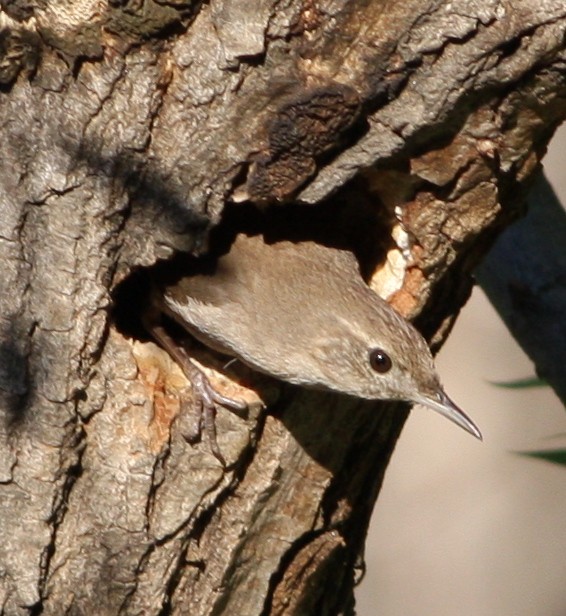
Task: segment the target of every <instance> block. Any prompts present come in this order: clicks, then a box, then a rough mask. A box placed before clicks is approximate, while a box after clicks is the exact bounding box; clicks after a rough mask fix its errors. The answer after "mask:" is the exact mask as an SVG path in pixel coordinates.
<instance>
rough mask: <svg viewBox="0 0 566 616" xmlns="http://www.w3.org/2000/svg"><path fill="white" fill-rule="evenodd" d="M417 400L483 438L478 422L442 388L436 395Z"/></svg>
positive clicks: (477, 436)
mask: <svg viewBox="0 0 566 616" xmlns="http://www.w3.org/2000/svg"><path fill="white" fill-rule="evenodd" d="M415 402H418V403H419V404H423V405H424V406H428V407H429V408H431V409H433V410H435V411H437V412H438V413H440V414H441V415H444V417H447V418H448V419H449V420H450V421H453V422H454V423H455V424H457V425H459V426H460V427H461V428H464V430H466V432H469V433H470V434H473V435H474V436H475V437H476V438H478V439H479V440H480V441H482V440H483V438H482V435H481V432H480V431H479V428H478V427H477V426H476V424H475V423H474V422H473V421H472V420H471V419H470V418H469V417H468V416H467V415H466V413H464V411H463V410H462V409H460V408H458V407H457V406H456V405H455V404H454V402H452V400H450V398H449V397H448V396H447V395H446V394H445V393H444V391H442V390H440V391H439V392H438V394H437V395H436V396H435V397H430V398H429V397H428V396H424V395H423V396H421V397H419V398H418V399H415Z"/></svg>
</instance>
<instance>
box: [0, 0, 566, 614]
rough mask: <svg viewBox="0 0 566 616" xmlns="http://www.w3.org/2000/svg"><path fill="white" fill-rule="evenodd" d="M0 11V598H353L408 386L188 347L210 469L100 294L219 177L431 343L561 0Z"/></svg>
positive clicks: (169, 375)
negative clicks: (210, 412) (346, 386)
mask: <svg viewBox="0 0 566 616" xmlns="http://www.w3.org/2000/svg"><path fill="white" fill-rule="evenodd" d="M1 6H2V7H3V8H2V9H1V13H0V17H1V20H2V22H1V23H2V26H1V30H0V43H1V44H0V51H1V53H2V60H1V62H0V87H1V92H0V97H1V107H0V131H1V136H2V144H3V148H2V154H3V164H2V167H1V169H0V187H1V212H2V218H1V233H0V251H1V255H2V263H3V267H2V274H1V277H0V279H1V281H2V294H1V301H2V312H1V314H2V330H1V332H2V344H1V346H0V353H1V356H0V357H1V361H0V386H1V389H0V391H1V422H0V449H1V455H0V494H1V498H0V506H1V508H2V511H1V513H0V570H1V573H2V574H1V576H0V593H1V604H2V608H3V613H4V614H8V615H17V614H28V613H29V614H57V615H59V614H101V615H105V614H118V613H123V614H144V615H146V614H147V615H151V614H191V615H205V614H216V615H219V614H227V615H228V614H230V615H236V614H237V615H245V616H248V615H250V616H251V615H255V614H258V615H259V614H281V615H283V614H317V615H324V614H329V615H332V614H339V613H352V612H353V586H354V583H355V579H356V569H357V567H358V565H359V563H358V558H359V555H360V554H361V552H362V549H363V542H364V537H365V533H366V529H367V525H368V521H369V518H370V513H371V510H372V507H373V504H374V501H375V499H376V497H377V494H378V491H379V487H380V484H381V479H382V477H383V473H384V471H385V467H386V465H387V462H388V459H389V457H390V455H391V452H392V449H393V447H394V444H395V440H396V438H397V436H398V434H399V432H400V430H401V427H402V424H403V422H404V420H405V417H406V408H405V407H404V406H403V405H398V404H391V403H375V404H373V403H372V404H369V403H362V402H359V401H353V400H350V399H346V398H342V397H340V396H334V395H330V394H321V393H316V392H311V391H303V390H299V389H297V388H291V387H289V386H286V387H284V386H283V385H281V384H280V383H277V382H274V381H272V380H270V379H267V378H266V377H261V378H260V377H259V376H257V375H253V374H251V373H249V372H248V374H247V375H246V377H245V383H246V385H247V386H244V384H243V381H242V379H241V378H239V379H238V380H235V379H234V378H232V379H230V378H229V376H230V374H231V373H230V372H229V370H228V371H225V370H222V368H221V367H222V363H221V362H220V360H219V359H217V358H215V357H213V356H212V354H208V355H207V356H205V360H203V361H205V362H206V363H207V365H209V366H210V367H211V368H212V367H213V366H216V368H218V369H219V370H218V371H216V372H214V375H215V377H214V379H215V382H216V383H218V385H219V387H220V389H221V390H222V391H223V392H225V393H227V394H228V395H232V396H234V397H245V398H246V399H247V400H248V401H250V403H251V412H250V414H249V416H248V417H247V418H240V417H237V416H236V415H234V414H231V413H229V412H228V411H224V410H220V412H219V417H218V429H219V443H220V447H221V449H222V451H223V453H224V455H225V456H226V458H227V461H228V465H227V467H226V468H225V469H223V468H222V467H221V466H220V465H219V463H218V461H217V460H216V459H215V458H214V456H213V455H212V454H211V451H210V447H209V445H208V443H207V442H206V440H205V441H203V442H201V443H198V444H189V443H187V442H186V441H185V439H184V438H183V436H182V422H183V421H184V415H185V413H184V411H183V412H181V410H180V409H181V401H183V400H187V399H188V397H189V396H190V390H188V389H187V383H186V381H184V379H183V377H182V376H181V374H180V372H179V371H178V369H177V367H176V366H174V365H173V364H172V362H171V361H170V360H169V359H168V357H167V356H166V355H165V353H164V352H163V351H162V350H161V349H159V348H158V347H156V346H155V345H154V344H153V343H151V342H148V340H147V338H144V337H143V334H141V333H140V330H139V328H136V326H135V322H136V320H137V319H139V311H140V302H138V301H137V300H136V299H135V298H134V294H132V293H131V288H132V287H135V286H136V285H135V283H132V285H131V288H130V292H128V293H125V292H124V293H120V292H116V290H117V289H118V288H122V289H123V288H124V287H123V285H122V287H119V285H120V283H125V284H126V285H127V284H128V281H129V280H131V278H130V275H131V274H132V273H134V274H135V272H136V271H138V270H139V268H140V267H149V266H151V265H152V264H154V263H155V262H156V260H158V259H167V258H169V257H171V256H172V255H174V254H175V252H177V251H192V252H195V253H198V252H203V251H205V250H206V243H207V238H208V232H209V230H210V228H211V227H213V226H214V225H216V224H217V223H218V222H219V220H220V218H221V215H222V213H223V211H224V210H225V206H226V205H227V204H229V203H232V202H236V204H232V205H231V206H230V210H231V211H235V212H238V211H247V210H246V208H248V210H249V209H250V208H254V209H255V208H256V207H257V208H262V209H263V212H264V214H263V216H265V217H267V218H269V217H271V216H273V217H277V216H280V217H281V219H284V218H285V219H287V220H289V219H291V221H292V219H293V217H294V216H297V220H298V221H299V220H302V217H304V216H306V217H307V218H308V219H309V225H310V226H309V227H308V228H309V229H311V230H312V231H313V234H314V235H315V236H316V235H317V234H318V233H321V234H324V233H327V232H336V230H338V231H339V232H341V230H342V231H343V232H344V234H345V237H346V236H347V239H348V241H349V242H351V243H352V245H353V247H354V248H356V249H359V250H358V252H359V254H360V258H361V261H362V269H363V271H364V272H365V274H366V275H367V276H368V278H369V277H371V274H372V273H375V275H374V276H373V277H372V285H373V286H374V288H375V289H376V290H377V291H379V292H380V293H383V294H384V295H386V296H388V297H389V299H390V301H391V302H392V304H393V305H394V306H395V307H396V308H397V309H398V310H399V311H400V312H402V313H403V314H405V315H406V316H407V317H410V318H412V319H416V322H417V324H418V325H419V327H420V329H421V330H422V331H423V333H424V334H425V335H426V336H428V338H429V339H430V340H431V342H432V344H433V345H435V346H437V345H438V344H439V343H440V342H441V341H442V340H443V338H444V337H445V336H446V334H447V332H448V330H449V328H450V325H451V323H452V322H453V319H454V316H455V314H456V312H457V311H458V309H459V308H460V306H461V305H462V304H463V303H464V302H465V300H466V298H467V296H468V293H469V290H470V286H471V284H472V283H471V277H470V275H469V272H470V271H471V269H472V268H473V266H474V265H475V264H476V263H477V261H478V259H479V258H480V256H481V254H482V253H483V252H485V250H486V249H487V248H488V246H489V244H490V242H491V241H492V239H493V238H494V237H495V235H496V233H497V231H498V230H499V229H501V228H502V227H503V226H505V225H506V224H507V223H509V222H510V221H511V220H512V219H513V218H514V217H516V216H517V214H518V213H519V212H520V209H521V206H522V203H523V200H522V197H523V196H524V193H525V191H526V187H527V185H528V182H529V179H530V178H531V176H532V175H533V173H534V172H535V171H536V170H537V168H538V163H539V160H540V158H541V156H542V155H543V153H544V149H545V146H546V143H547V142H548V140H549V139H550V137H551V135H552V133H553V131H554V129H555V127H556V126H557V125H558V124H559V123H560V121H561V120H562V119H563V118H564V116H565V115H566V105H565V101H564V97H565V96H566V77H565V59H566V53H565V46H564V31H565V27H566V6H565V5H564V2H563V0H520V1H516V2H513V3H510V2H501V1H499V0H493V1H486V0H482V1H481V2H477V1H476V0H462V1H460V2H457V3H452V2H448V1H445V2H443V1H442V0H438V1H436V2H422V0H418V1H417V0H407V1H405V2H364V1H361V0H328V1H325V2H323V1H317V0H290V1H289V2H286V3H280V2H275V1H273V0H256V1H254V0H211V2H209V3H200V2H196V1H194V0H193V1H182V0H174V1H170V2H165V1H163V0H131V1H130V2H128V1H127V0H122V1H120V0H110V1H109V2H108V3H105V2H101V1H98V2H97V1H96V0H90V1H89V0H79V1H77V2H73V3H68V2H66V0H52V1H51V2H44V1H42V0H14V1H13V2H8V1H6V0H2V2H1ZM242 201H247V202H248V203H247V204H242V203H241V202H242ZM238 202H240V203H239V205H238ZM250 204H251V205H250ZM290 204H299V205H294V206H293V205H290ZM238 207H241V208H242V209H241V210H238V209H237V208H238ZM282 212H283V213H284V214H283V215H282V214H281V213H282ZM305 212H306V213H305ZM223 224H229V223H223ZM230 224H231V223H230ZM317 237H318V236H317ZM134 280H135V279H134ZM112 298H115V304H116V305H117V311H118V313H119V315H120V319H119V320H120V321H121V323H122V324H121V325H119V326H118V327H117V326H116V323H117V322H118V320H117V319H114V318H113V314H114V313H113V312H112V310H111V307H112V304H113V302H112ZM306 309H313V307H306ZM298 318H300V315H298ZM266 344H268V341H266ZM221 372H222V373H223V374H224V375H222V374H220V373H221ZM240 376H241V375H240ZM470 385H471V386H473V384H470ZM262 404H266V405H267V409H263V408H262ZM176 418H177V419H178V421H174V420H175V419H176ZM392 539H393V538H392Z"/></svg>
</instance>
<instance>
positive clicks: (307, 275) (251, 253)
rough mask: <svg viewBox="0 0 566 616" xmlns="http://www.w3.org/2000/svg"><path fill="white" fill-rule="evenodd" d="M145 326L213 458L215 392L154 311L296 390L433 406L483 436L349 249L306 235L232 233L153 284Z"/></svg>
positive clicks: (225, 401) (226, 401)
mask: <svg viewBox="0 0 566 616" xmlns="http://www.w3.org/2000/svg"><path fill="white" fill-rule="evenodd" d="M155 287H156V288H155V290H154V292H152V310H151V313H152V315H153V316H152V318H151V319H147V320H146V327H147V329H149V330H150V333H151V334H152V335H153V336H154V338H155V339H156V340H157V342H158V343H160V344H161V346H163V347H164V348H165V349H166V350H167V351H168V352H169V353H170V354H171V356H172V357H173V359H175V360H176V361H177V363H179V365H180V366H181V368H182V369H183V371H184V372H185V374H186V376H187V377H188V378H189V380H190V381H191V382H192V386H193V389H194V393H195V394H196V398H197V401H198V402H197V403H198V405H199V406H200V408H201V409H202V411H203V413H202V425H203V427H204V429H205V430H206V432H207V433H208V435H209V440H210V442H211V448H212V451H213V453H214V455H215V456H216V457H217V458H218V459H219V460H220V461H223V457H222V454H221V453H220V451H219V449H218V445H217V443H216V430H215V426H214V418H215V414H216V405H217V404H220V405H222V406H225V407H227V408H229V409H231V410H234V411H240V410H242V409H244V408H245V406H246V405H245V404H244V403H243V402H241V401H238V400H233V399H231V398H227V397H225V396H223V395H221V394H219V393H218V392H217V391H216V390H214V388H213V387H212V385H211V384H210V383H209V381H208V379H207V378H206V376H205V375H204V374H203V373H202V371H201V370H200V369H199V368H198V367H197V366H196V365H195V364H194V363H193V362H192V360H191V359H190V357H189V355H188V353H187V352H186V351H185V349H184V348H182V347H180V346H179V345H178V344H177V343H176V342H175V341H174V340H173V338H172V337H171V336H170V335H169V333H168V332H167V330H166V328H165V327H164V325H163V323H162V322H161V321H160V315H162V314H165V315H167V316H168V317H169V318H171V319H173V320H174V321H175V322H177V323H178V324H179V325H180V326H181V327H182V328H183V329H184V330H185V331H187V332H188V333H189V334H190V335H191V336H193V337H194V338H196V339H197V340H199V341H200V342H201V343H203V344H204V345H206V346H208V347H209V348H211V349H213V350H214V351H218V352H220V353H223V354H225V355H229V356H231V357H234V358H236V359H238V360H240V361H242V362H243V363H244V364H246V365H248V366H249V367H251V368H252V369H254V370H257V371H259V372H262V373H264V374H268V375H270V376H272V377H275V378H277V379H280V380H282V381H286V382H288V383H292V384H295V385H298V386H301V387H307V388H312V389H319V390H325V391H332V392H337V393H340V394H345V395H348V396H353V397H356V398H362V399H366V400H397V401H406V402H411V403H416V404H421V405H424V406H426V407H429V408H431V409H433V410H435V411H437V412H439V413H440V414H441V415H443V416H444V417H446V418H448V419H449V420H451V421H452V422H454V423H455V424H457V425H458V426H460V427H461V428H463V429H464V430H466V431H467V432H469V433H470V434H472V435H474V436H475V437H476V438H478V439H480V440H481V439H482V435H481V432H480V430H479V428H478V427H477V426H476V424H475V423H474V422H473V421H472V420H471V419H470V418H469V417H468V416H467V415H466V414H465V413H464V412H463V411H462V410H461V409H460V408H459V407H458V406H457V405H456V404H455V403H454V402H452V400H451V399H450V398H449V397H448V395H447V394H446V393H445V391H444V389H443V387H442V385H441V382H440V379H439V377H438V374H437V372H436V369H435V367H434V361H433V357H432V353H431V351H430V349H429V346H428V344H427V342H426V340H425V339H424V338H423V336H422V335H421V334H420V333H419V332H418V331H417V329H416V328H415V327H414V326H413V325H412V324H411V323H409V321H407V320H406V319H405V318H404V317H402V316H401V315H400V314H399V313H398V312H397V311H396V310H395V309H394V308H393V307H391V306H390V305H389V304H388V303H387V302H386V301H385V300H384V299H382V298H381V297H380V296H379V295H378V294H377V293H375V291H373V290H372V289H370V288H369V286H368V285H367V284H366V282H365V281H364V280H363V278H362V276H361V273H360V268H359V264H358V261H357V259H356V257H355V256H354V254H353V253H352V252H350V251H348V250H345V249H342V248H336V247H333V246H326V245H323V244H321V243H318V242H314V241H309V240H305V241H290V240H279V241H267V240H266V238H265V237H264V236H263V235H262V234H261V233H259V234H254V235H248V234H246V233H239V234H238V235H237V236H236V237H235V239H234V241H233V243H232V244H231V246H230V248H229V250H228V251H227V252H226V253H225V254H222V255H220V256H219V257H218V258H216V259H213V260H212V261H211V260H210V259H208V260H207V261H206V266H205V267H202V268H200V270H199V269H198V268H197V270H196V271H195V272H192V273H188V274H183V275H181V276H178V277H176V278H175V279H174V280H172V281H171V280H167V281H165V282H163V283H162V284H157V285H155Z"/></svg>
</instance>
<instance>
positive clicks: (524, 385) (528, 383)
mask: <svg viewBox="0 0 566 616" xmlns="http://www.w3.org/2000/svg"><path fill="white" fill-rule="evenodd" d="M489 382H490V383H491V384H492V385H495V386H496V387H506V388H507V389H528V388H530V387H547V386H548V383H547V382H546V381H543V380H542V379H539V378H538V377H537V376H528V377H526V378H524V379H517V380H515V381H489Z"/></svg>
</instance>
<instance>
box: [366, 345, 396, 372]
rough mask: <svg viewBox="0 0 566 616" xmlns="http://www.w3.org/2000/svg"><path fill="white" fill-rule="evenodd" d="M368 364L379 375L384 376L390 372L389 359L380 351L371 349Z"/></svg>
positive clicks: (390, 364)
mask: <svg viewBox="0 0 566 616" xmlns="http://www.w3.org/2000/svg"><path fill="white" fill-rule="evenodd" d="M369 363H370V365H371V367H372V368H373V369H374V370H375V371H376V372H379V373H380V374H385V373H386V372H389V370H391V366H392V363H391V358H390V357H389V355H387V353H386V352H385V351H382V350H381V349H373V351H370V352H369Z"/></svg>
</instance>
